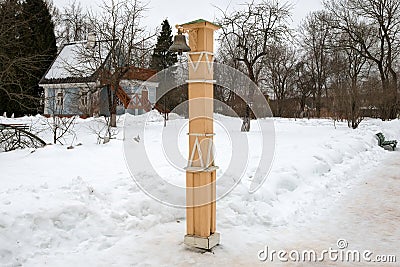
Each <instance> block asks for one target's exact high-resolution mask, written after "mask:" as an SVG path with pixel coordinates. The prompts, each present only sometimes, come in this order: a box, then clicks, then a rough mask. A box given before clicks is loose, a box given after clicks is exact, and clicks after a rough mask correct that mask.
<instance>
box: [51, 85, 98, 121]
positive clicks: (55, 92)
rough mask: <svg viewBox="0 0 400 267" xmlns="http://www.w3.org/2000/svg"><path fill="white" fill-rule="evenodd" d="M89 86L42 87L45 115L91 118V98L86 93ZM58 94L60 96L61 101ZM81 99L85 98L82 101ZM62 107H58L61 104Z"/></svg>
mask: <svg viewBox="0 0 400 267" xmlns="http://www.w3.org/2000/svg"><path fill="white" fill-rule="evenodd" d="M89 89H90V88H89V86H71V87H66V86H64V85H60V86H57V85H53V86H48V87H44V92H45V105H44V114H45V115H63V116H72V115H79V116H88V115H89V116H91V115H92V113H93V112H92V111H93V109H92V96H91V94H90V93H89V92H88V91H89ZM59 93H61V94H62V99H61V96H60V95H59ZM83 98H86V99H85V100H83ZM61 102H62V105H59V104H61ZM84 103H86V105H83V104H84Z"/></svg>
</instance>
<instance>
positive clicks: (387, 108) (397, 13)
mask: <svg viewBox="0 0 400 267" xmlns="http://www.w3.org/2000/svg"><path fill="white" fill-rule="evenodd" d="M291 8H292V7H291V6H290V5H288V4H285V3H281V2H279V1H276V0H265V1H260V2H250V3H249V4H247V5H245V7H244V8H243V9H241V10H238V11H235V12H233V13H230V14H226V13H224V12H223V14H222V18H221V19H220V20H219V22H220V24H222V26H223V30H222V34H221V39H220V49H219V51H218V60H219V62H220V63H224V64H228V65H230V66H231V67H233V68H236V69H238V70H240V71H242V72H243V73H244V74H245V75H248V76H249V78H250V79H251V80H252V81H253V82H254V83H256V84H257V85H258V86H259V87H260V88H261V89H262V90H263V91H264V92H265V95H266V97H267V98H269V100H270V104H271V108H272V109H273V112H274V115H275V116H283V117H332V118H334V119H337V120H347V121H348V124H349V127H352V128H357V127H358V125H359V123H360V122H361V121H362V119H363V118H364V117H366V116H376V117H379V118H381V119H383V120H388V119H395V118H396V117H398V116H399V111H400V110H399V85H398V73H399V71H400V69H399V64H398V63H399V59H400V43H399V42H400V41H399V40H400V36H399V34H400V2H399V1H396V0H367V1H362V0H338V1H336V0H326V1H324V9H323V10H321V11H316V12H312V13H310V14H309V15H308V16H307V17H306V18H305V19H304V20H303V22H302V23H301V25H300V27H299V28H298V29H297V30H294V29H290V28H289V20H290V14H291ZM248 95H249V99H245V100H246V101H251V92H249V93H248ZM237 109H238V111H237V112H238V114H243V111H240V109H243V105H239V104H238V106H237ZM244 119H246V115H244Z"/></svg>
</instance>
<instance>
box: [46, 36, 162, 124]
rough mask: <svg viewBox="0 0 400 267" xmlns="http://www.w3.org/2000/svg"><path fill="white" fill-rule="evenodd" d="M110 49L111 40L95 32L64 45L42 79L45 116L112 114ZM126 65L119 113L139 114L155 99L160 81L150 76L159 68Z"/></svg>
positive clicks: (120, 88) (153, 103) (119, 100)
mask: <svg viewBox="0 0 400 267" xmlns="http://www.w3.org/2000/svg"><path fill="white" fill-rule="evenodd" d="M111 49H113V44H112V42H110V41H97V40H96V39H95V36H93V35H90V36H89V38H88V40H87V41H81V42H75V43H70V44H66V45H64V46H63V47H62V49H61V50H60V52H59V53H58V55H57V57H56V59H55V60H54V62H53V63H52V64H51V66H50V67H49V69H48V70H47V72H46V74H45V75H44V76H43V78H42V79H41V80H40V82H39V86H41V87H42V88H43V89H44V97H45V101H44V115H47V116H52V115H57V116H75V115H79V116H82V117H88V116H94V115H105V116H107V115H109V108H108V107H109V101H108V99H109V97H108V88H110V86H111V84H110V83H109V82H107V81H106V80H105V79H104V77H105V75H104V73H111V72H112V71H110V70H109V66H108V65H109V64H108V63H109V57H110V54H111ZM124 68H125V71H124V72H125V75H124V76H123V78H122V80H121V82H120V86H119V88H116V90H117V92H116V95H117V97H118V101H117V103H118V106H117V113H118V114H123V113H125V112H129V113H131V114H136V115H138V114H143V113H146V112H148V111H150V110H151V109H152V107H154V105H155V102H156V95H157V93H156V90H157V86H158V83H157V82H156V81H154V79H153V80H149V79H150V78H151V77H152V76H154V75H155V74H156V71H154V70H149V69H142V68H136V67H129V66H128V67H124ZM111 89H112V90H114V88H111Z"/></svg>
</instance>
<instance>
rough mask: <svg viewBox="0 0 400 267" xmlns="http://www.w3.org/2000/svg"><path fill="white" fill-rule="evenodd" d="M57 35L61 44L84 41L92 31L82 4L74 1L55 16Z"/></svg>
mask: <svg viewBox="0 0 400 267" xmlns="http://www.w3.org/2000/svg"><path fill="white" fill-rule="evenodd" d="M55 23H56V29H55V31H56V35H57V39H58V40H57V42H58V43H59V44H63V43H70V42H73V41H80V40H84V39H85V38H86V37H87V34H88V33H89V32H90V30H91V26H90V22H89V20H88V18H87V11H85V10H84V9H83V8H82V6H81V4H80V2H76V0H74V1H72V2H71V3H69V4H68V5H66V6H64V7H63V9H62V10H61V11H57V12H56V14H55Z"/></svg>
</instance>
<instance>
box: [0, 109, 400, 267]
mask: <svg viewBox="0 0 400 267" xmlns="http://www.w3.org/2000/svg"><path fill="white" fill-rule="evenodd" d="M151 116H152V119H151V120H150V121H147V122H145V121H146V120H147V119H148V118H147V116H146V115H144V116H138V117H134V118H130V119H132V121H133V122H135V123H137V124H135V123H133V124H132V125H131V126H130V127H138V128H139V127H142V126H143V125H146V126H147V128H146V131H147V132H146V136H150V137H151V138H150V142H148V140H147V141H145V140H143V138H144V137H142V142H147V143H146V146H147V148H146V149H147V150H149V153H150V154H151V155H153V156H154V157H155V161H154V164H155V166H156V169H157V170H158V173H159V174H160V173H161V175H162V176H165V179H166V180H169V181H173V182H176V183H179V181H182V182H183V181H184V179H185V178H184V174H179V172H177V170H176V169H175V168H173V167H171V166H168V164H167V163H168V161H166V160H163V159H162V156H163V154H162V153H158V150H157V149H160V147H162V145H161V142H162V138H161V135H160V129H161V130H162V128H163V127H162V126H163V122H162V118H161V117H159V116H158V115H157V114H156V113H152V114H151ZM172 117H173V120H171V121H170V122H169V123H168V126H167V128H168V127H170V128H171V127H177V125H183V124H184V123H185V120H184V119H181V118H179V117H177V116H172ZM217 118H218V120H219V121H222V122H225V123H229V122H232V123H237V122H238V121H237V119H232V118H227V117H223V116H220V115H217ZM45 120H46V119H45V118H42V117H39V116H38V117H25V118H20V119H7V118H3V117H0V122H2V123H4V122H5V123H28V124H34V125H35V128H36V129H45V128H46V127H47V123H45ZM123 123H124V118H123V117H121V118H120V121H119V133H118V135H117V137H116V138H117V139H115V140H112V141H111V142H110V143H108V144H105V145H98V144H97V136H96V134H95V133H94V132H95V129H100V128H101V124H102V122H100V119H87V120H81V119H79V120H78V121H77V123H76V125H75V132H76V134H77V136H76V139H72V137H68V138H70V140H71V141H70V142H72V144H73V145H74V147H75V148H74V149H72V150H67V148H66V147H67V146H61V145H49V146H46V147H45V148H42V149H37V150H35V151H34V150H32V149H26V150H19V151H13V152H9V153H0V266H2V265H5V266H19V265H24V266H42V265H45V264H47V265H49V266H71V265H76V266H111V265H114V266H131V265H178V266H187V265H205V264H219V265H221V264H226V265H228V264H229V265H252V264H257V263H258V264H260V262H259V261H258V256H257V254H258V251H259V250H262V249H264V246H265V245H268V246H270V247H272V248H274V249H281V248H286V249H310V248H314V249H321V250H322V249H327V248H328V247H329V246H331V247H332V246H334V245H335V244H336V241H337V240H338V239H339V238H346V239H347V241H348V242H349V247H351V246H352V245H354V247H355V248H359V249H371V250H376V251H377V252H380V253H381V254H382V253H386V254H396V253H398V248H399V246H400V241H399V240H400V238H399V236H400V230H399V229H400V226H399V223H398V221H399V212H400V211H399V208H398V207H399V197H398V190H397V189H398V188H399V186H400V171H399V170H400V165H398V162H400V152H399V151H395V152H388V151H384V150H383V149H381V148H380V147H378V146H377V140H376V138H375V134H376V133H377V132H383V133H384V134H385V136H386V137H387V139H397V140H399V139H400V121H398V120H397V121H392V122H382V121H380V120H372V119H368V120H365V121H363V122H362V123H361V125H360V127H359V129H357V130H351V129H349V128H348V127H347V125H346V124H345V123H336V125H334V124H333V122H332V121H330V120H306V119H304V120H293V119H279V118H275V119H274V124H275V136H276V151H275V158H274V162H273V165H272V169H271V171H270V174H269V176H268V178H267V180H266V182H265V183H264V185H263V186H262V187H261V189H260V190H258V191H257V192H256V193H254V194H249V192H248V191H249V182H250V181H251V179H252V177H253V175H254V172H255V170H256V169H257V166H258V163H259V159H258V160H257V158H255V157H249V162H248V164H247V168H246V170H245V172H244V177H243V179H242V180H241V182H240V183H239V184H238V186H237V187H236V188H235V189H234V190H233V191H232V192H231V193H230V194H229V195H228V196H226V197H224V198H222V199H221V200H220V201H218V203H217V229H218V232H220V233H221V238H222V240H221V245H220V246H218V247H217V248H215V249H214V250H213V252H207V253H202V252H200V251H197V250H193V249H189V248H187V247H185V245H184V244H183V236H184V234H185V210H184V209H180V208H173V207H169V206H165V205H163V204H161V203H160V202H158V201H156V200H154V199H152V198H150V197H149V196H148V195H146V194H145V193H143V192H142V191H141V190H140V189H139V187H138V186H137V185H136V184H135V182H134V179H132V177H130V172H129V171H128V169H127V166H126V163H125V156H124V149H123V137H124V133H123V128H122V126H123ZM253 123H254V127H253V126H252V127H253V129H255V128H256V127H257V126H256V122H253ZM135 125H136V126H135ZM239 125H240V123H239ZM216 133H217V137H216V150H217V158H216V163H217V164H218V165H220V166H221V170H219V171H218V172H219V173H218V175H219V176H221V175H222V174H223V172H225V171H227V170H226V166H229V160H230V158H231V157H230V156H229V155H230V154H231V153H232V151H230V148H229V144H230V143H229V142H228V141H227V140H228V139H227V138H218V135H219V136H224V134H226V133H224V130H223V129H222V128H218V127H217V129H216ZM39 136H40V137H42V138H43V139H44V140H46V141H47V142H51V132H50V131H48V130H47V131H40V133H39ZM158 137H160V138H158ZM248 138H249V145H250V149H251V150H257V149H258V147H257V142H258V141H259V139H257V138H259V137H258V136H257V135H256V134H252V133H250V134H248ZM67 143H68V142H67ZM76 144H82V145H80V146H76ZM68 145H69V144H68ZM179 145H180V150H181V151H183V153H184V151H187V142H186V141H185V140H180V144H179ZM133 149H134V147H133ZM218 151H219V152H218ZM227 155H228V156H227ZM128 160H129V158H128ZM261 164H263V163H261ZM177 174H179V175H177ZM223 183H224V182H223V181H222V182H221V184H218V186H219V187H224V184H223ZM396 188H397V189H396ZM377 213H378V214H377ZM397 256H398V260H400V255H397Z"/></svg>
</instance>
